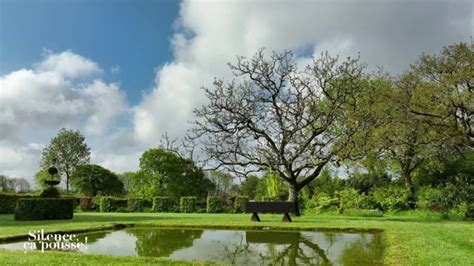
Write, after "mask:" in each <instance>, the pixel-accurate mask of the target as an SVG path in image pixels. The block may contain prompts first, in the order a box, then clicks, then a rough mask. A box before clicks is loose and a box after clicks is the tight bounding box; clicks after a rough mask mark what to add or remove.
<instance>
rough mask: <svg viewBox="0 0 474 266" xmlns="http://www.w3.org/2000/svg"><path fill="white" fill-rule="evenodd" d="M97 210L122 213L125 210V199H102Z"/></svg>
mask: <svg viewBox="0 0 474 266" xmlns="http://www.w3.org/2000/svg"><path fill="white" fill-rule="evenodd" d="M99 209H100V211H101V212H124V211H125V210H126V209H127V199H121V198H115V197H102V198H101V199H100V208H99Z"/></svg>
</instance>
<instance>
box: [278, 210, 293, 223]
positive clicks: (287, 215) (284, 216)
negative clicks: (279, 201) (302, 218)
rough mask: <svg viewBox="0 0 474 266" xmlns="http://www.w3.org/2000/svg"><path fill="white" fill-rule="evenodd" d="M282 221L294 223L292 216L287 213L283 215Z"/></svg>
mask: <svg viewBox="0 0 474 266" xmlns="http://www.w3.org/2000/svg"><path fill="white" fill-rule="evenodd" d="M281 221H282V222H293V221H292V220H291V217H290V215H289V214H288V213H287V212H285V214H283V219H281Z"/></svg>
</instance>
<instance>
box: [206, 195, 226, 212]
mask: <svg viewBox="0 0 474 266" xmlns="http://www.w3.org/2000/svg"><path fill="white" fill-rule="evenodd" d="M222 205H223V204H222V197H219V196H208V197H207V208H206V212H207V213H220V212H222V211H223V206H222Z"/></svg>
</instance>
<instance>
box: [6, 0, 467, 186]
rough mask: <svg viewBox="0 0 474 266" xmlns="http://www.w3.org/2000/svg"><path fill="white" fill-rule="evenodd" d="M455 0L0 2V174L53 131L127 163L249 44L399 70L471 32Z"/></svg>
mask: <svg viewBox="0 0 474 266" xmlns="http://www.w3.org/2000/svg"><path fill="white" fill-rule="evenodd" d="M473 3H474V2H472V1H464V0H457V1H454V0H451V1H450V0H444V1H441V0H432V1H430V0H414V1H411V0H410V1H409V0H358V1H355V0H339V1H329V0H327V1H316V0H315V1H309V0H306V1H297V0H275V1H270V0H261V1H250V0H241V1H237V0H235V1H234V0H229V1H225V0H221V1H217V0H214V1H211V0H209V1H188V0H183V1H172V0H133V1H132V0H103V1H92V0H64V1H60V0H0V174H5V175H7V176H11V177H24V178H26V179H27V180H29V181H31V182H32V183H33V176H34V174H35V173H36V172H37V171H38V170H39V169H40V166H39V160H40V157H41V150H42V149H43V148H44V147H45V146H46V145H48V144H49V142H50V140H51V138H53V137H54V136H55V135H56V134H57V132H58V130H59V129H61V128H67V129H74V130H80V131H81V132H82V133H83V134H84V135H85V137H86V142H87V144H88V145H89V146H90V147H91V152H92V156H91V161H92V162H93V163H96V164H100V165H102V166H104V167H107V168H109V169H111V170H113V171H115V172H118V173H120V172H124V171H135V170H137V168H138V159H139V157H140V155H141V154H142V153H143V152H144V151H146V150H147V149H149V148H152V147H156V146H157V145H158V144H159V140H160V138H161V136H163V134H165V133H167V134H168V135H169V136H170V137H171V138H182V137H183V136H184V134H185V132H186V130H187V129H188V128H189V126H190V125H189V121H192V120H193V114H192V111H193V109H194V108H196V107H198V106H200V105H202V104H204V103H205V98H204V97H203V93H202V90H201V88H202V87H203V86H204V87H210V85H211V84H212V81H213V80H214V78H216V77H217V78H224V79H230V78H231V72H230V71H229V70H228V68H227V63H228V62H235V58H236V56H237V55H242V56H251V55H252V54H254V53H255V52H256V51H257V50H258V49H259V48H262V47H265V48H266V50H267V51H282V50H284V49H290V50H293V51H294V53H295V55H296V61H297V62H298V63H299V64H303V65H304V64H305V63H307V62H309V60H310V59H311V57H317V56H318V55H319V54H320V53H321V52H324V51H328V52H329V53H330V54H332V55H339V56H340V57H347V56H357V55H360V57H361V59H362V60H363V61H365V62H366V63H367V64H368V71H372V70H376V69H377V67H379V66H380V67H383V68H384V69H385V70H386V71H389V72H391V73H394V74H396V73H401V72H403V71H404V70H406V69H407V67H408V66H409V64H410V63H413V62H415V61H416V60H417V58H418V57H419V55H420V54H421V53H423V52H425V53H429V54H434V53H438V52H439V51H440V50H441V48H442V47H443V46H446V45H449V44H453V43H456V42H461V41H464V42H470V41H472V36H473V28H474V16H473V12H474V7H473Z"/></svg>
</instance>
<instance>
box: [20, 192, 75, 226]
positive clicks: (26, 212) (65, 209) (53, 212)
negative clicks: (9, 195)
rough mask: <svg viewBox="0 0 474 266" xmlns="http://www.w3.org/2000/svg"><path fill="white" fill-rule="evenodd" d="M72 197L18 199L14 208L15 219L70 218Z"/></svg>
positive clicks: (72, 207)
mask: <svg viewBox="0 0 474 266" xmlns="http://www.w3.org/2000/svg"><path fill="white" fill-rule="evenodd" d="M73 212H74V199H72V198H50V199H48V198H32V199H19V200H18V202H17V205H16V208H15V220H19V221H30V220H59V219H72V217H73Z"/></svg>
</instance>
